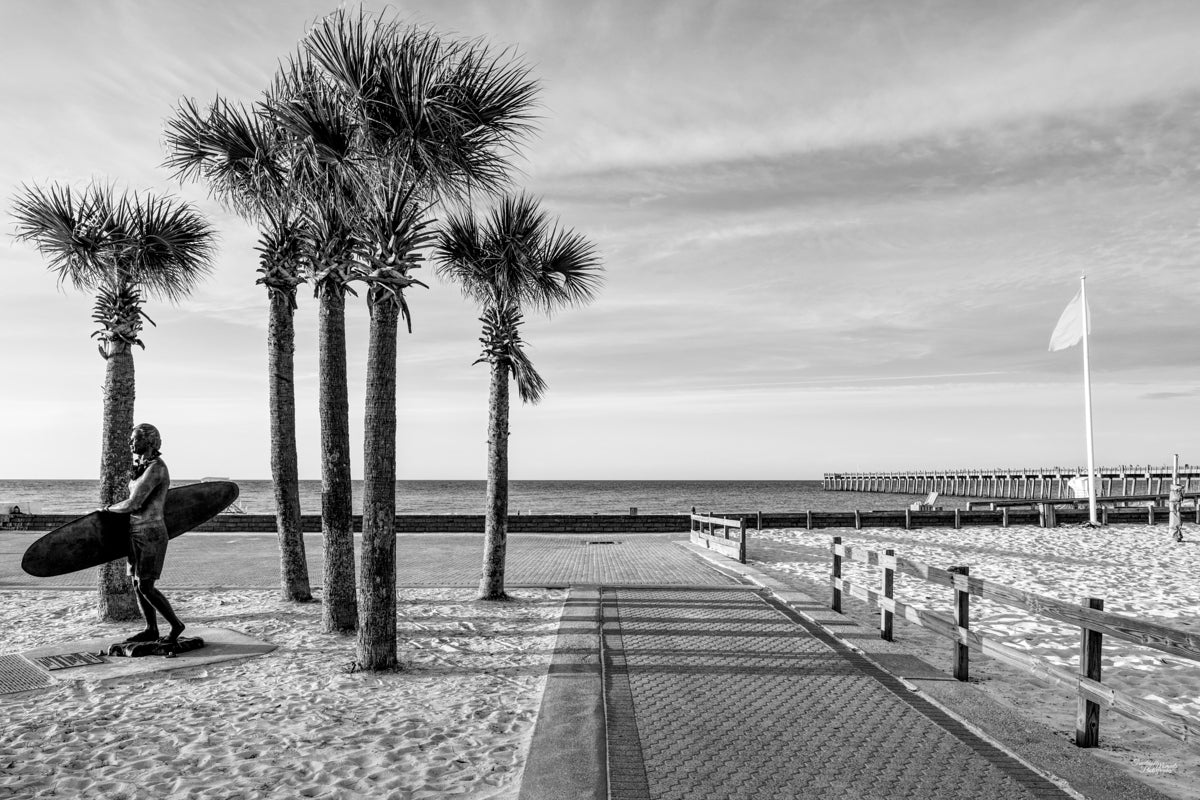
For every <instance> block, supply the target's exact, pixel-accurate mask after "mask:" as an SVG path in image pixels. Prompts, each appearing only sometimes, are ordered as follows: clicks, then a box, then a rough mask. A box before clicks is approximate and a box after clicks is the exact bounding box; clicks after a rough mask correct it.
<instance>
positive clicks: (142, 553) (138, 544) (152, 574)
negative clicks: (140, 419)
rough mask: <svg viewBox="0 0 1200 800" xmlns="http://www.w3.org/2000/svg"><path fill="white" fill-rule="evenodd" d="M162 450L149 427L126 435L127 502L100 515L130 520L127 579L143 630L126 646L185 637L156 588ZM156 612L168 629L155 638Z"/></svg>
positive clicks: (162, 527) (163, 527)
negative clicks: (130, 454)
mask: <svg viewBox="0 0 1200 800" xmlns="http://www.w3.org/2000/svg"><path fill="white" fill-rule="evenodd" d="M161 447H162V436H161V435H160V434H159V432H158V429H157V428H155V427H154V426H153V425H147V424H146V423H142V424H141V425H138V426H137V427H136V428H134V429H133V433H131V434H130V436H129V449H130V450H132V451H133V455H134V463H133V479H132V480H131V481H130V482H129V497H128V499H126V500H122V501H121V502H119V503H114V504H112V505H110V506H105V507H104V508H102V509H100V510H101V511H106V512H108V513H111V514H128V515H129V575H130V576H131V577H132V578H133V590H134V592H135V593H136V594H137V601H138V606H139V607H140V608H141V610H142V616H143V617H145V618H146V630H144V631H142V632H141V633H136V634H134V635H133V636H130V637H129V638H128V639H126V640H125V641H127V642H154V641H159V642H163V643H167V644H172V645H173V644H175V643H176V642H177V641H178V640H179V634H181V633H183V629H184V627H185V626H184V624H183V623H182V622H180V621H179V617H177V616H175V612H174V610H172V608H171V604H170V603H169V602H168V601H167V598H166V597H165V596H164V595H163V593H162V592H160V591H159V590H158V587H157V586H155V585H154V584H155V582H156V581H157V580H158V579H159V577H160V576H161V575H162V569H163V562H164V561H165V560H166V557H167V524H166V521H165V520H164V518H163V507H164V505H165V504H166V499H167V490H168V489H169V488H171V474H170V472H168V471H167V465H166V463H165V462H164V461H163V460H162V455H161V454H160V453H159V449H160V448H161ZM155 612H157V613H159V614H161V615H162V617H163V619H165V620H166V621H167V622H168V623H169V624H170V626H171V630H170V632H169V633H168V634H167V635H166V636H162V637H160V636H159V630H158V619H157V617H156V616H155Z"/></svg>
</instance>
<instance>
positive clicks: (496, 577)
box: [479, 359, 508, 600]
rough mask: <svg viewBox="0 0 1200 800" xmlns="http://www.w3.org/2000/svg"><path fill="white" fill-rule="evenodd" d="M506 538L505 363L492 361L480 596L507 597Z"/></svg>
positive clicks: (506, 426) (493, 598) (506, 409)
mask: <svg viewBox="0 0 1200 800" xmlns="http://www.w3.org/2000/svg"><path fill="white" fill-rule="evenodd" d="M507 538H508V364H507V362H504V361H501V360H499V359H497V360H495V361H493V362H492V386H491V390H490V392H489V393H488V464H487V509H486V511H485V519H484V543H483V578H482V579H481V580H480V582H479V599H480V600H507V599H508V595H507V594H505V593H504V551H505V547H506V544H507Z"/></svg>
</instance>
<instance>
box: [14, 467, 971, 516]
mask: <svg viewBox="0 0 1200 800" xmlns="http://www.w3.org/2000/svg"><path fill="white" fill-rule="evenodd" d="M206 477H220V478H221V479H222V480H232V481H233V482H234V483H237V484H238V487H239V490H240V496H239V497H238V500H237V505H238V507H239V509H240V510H242V511H245V512H246V513H250V514H273V513H274V512H275V503H274V489H273V487H274V484H273V482H272V481H271V480H270V479H242V478H227V477H226V476H206ZM200 480H201V478H179V479H175V480H173V481H172V483H173V484H174V485H176V486H182V485H185V484H189V483H197V482H199V481H200ZM299 485H300V507H301V511H302V512H303V513H306V514H317V513H320V511H321V481H320V480H319V479H307V480H301V481H300V482H299ZM99 486H100V482H99V480H98V479H94V478H93V479H76V480H71V479H63V478H55V479H25V480H13V479H0V503H18V502H26V503H28V502H33V503H35V504H37V505H35V508H37V507H40V511H41V513H46V514H51V513H86V512H88V511H91V510H92V509H94V508H95V506H96V503H97V501H98V498H99ZM486 487H487V481H486V480H484V479H450V480H432V479H422V480H398V481H397V482H396V513H397V514H482V513H483V511H484V504H485V496H484V493H485V490H486ZM508 487H509V513H510V514H628V513H630V512H631V509H637V513H639V514H684V513H688V512H689V511H691V509H692V507H695V508H696V509H697V510H700V511H719V512H739V513H754V512H756V511H764V512H783V511H803V510H819V511H853V510H855V509H861V510H864V511H869V510H886V509H899V508H904V507H905V506H907V505H908V504H909V503H911V502H912V498H913V497H914V495H911V494H893V493H874V492H869V493H868V492H841V491H838V492H827V491H825V490H824V488H823V483H822V481H821V480H811V479H810V480H787V479H766V480H750V479H730V480H720V479H696V480H671V479H665V478H656V479H647V480H636V479H620V480H605V479H588V480H577V479H564V478H558V479H545V480H535V479H519V480H510V481H509V482H508ZM351 488H352V493H353V504H354V513H361V512H362V481H361V480H354V481H352V482H351ZM945 505H946V507H953V502H949V503H946V504H945ZM964 505H965V503H964Z"/></svg>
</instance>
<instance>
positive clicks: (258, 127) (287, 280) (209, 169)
mask: <svg viewBox="0 0 1200 800" xmlns="http://www.w3.org/2000/svg"><path fill="white" fill-rule="evenodd" d="M166 143H167V150H168V157H167V161H166V166H167V167H169V168H171V169H172V170H174V177H176V178H178V179H180V180H197V179H200V180H203V181H204V182H205V183H207V185H208V189H209V192H210V193H211V194H212V195H213V196H215V197H216V198H217V199H218V200H220V201H221V202H222V204H223V205H225V206H226V207H227V208H231V209H232V210H233V211H235V212H236V213H238V214H239V215H240V216H242V217H243V218H245V219H247V220H252V221H255V222H257V223H258V224H259V242H258V246H257V248H256V249H257V250H258V253H259V266H258V270H257V271H258V273H259V274H260V277H259V278H258V280H257V281H256V283H259V284H262V285H263V286H265V287H266V289H267V303H268V317H267V375H268V394H269V408H270V418H271V419H270V426H271V478H272V483H273V485H274V491H275V528H276V531H277V534H278V537H279V556H280V569H279V572H280V588H281V591H282V593H283V597H284V599H285V600H292V601H295V602H308V601H311V600H312V589H311V586H310V584H309V579H308V563H307V559H306V556H305V552H304V532H303V529H302V527H301V520H300V475H299V468H298V466H297V461H298V458H297V453H296V389H295V367H294V353H295V349H296V348H295V341H296V334H295V325H294V320H293V316H294V314H295V311H296V291H297V286H299V285H300V284H301V283H303V282H304V278H303V271H302V270H303V266H304V255H305V244H306V238H305V231H304V226H303V223H302V220H301V218H300V215H299V213H298V211H297V210H296V209H295V208H294V206H295V205H296V198H295V196H294V195H295V193H294V190H293V188H292V186H291V181H290V180H289V176H288V173H287V164H286V162H285V161H284V151H283V141H282V138H281V135H280V132H279V131H278V130H277V129H275V128H273V127H271V126H270V125H269V124H268V120H267V119H266V118H265V117H264V115H262V114H259V113H254V112H253V111H251V110H248V109H246V108H244V107H241V106H235V105H233V104H230V103H228V102H226V101H224V100H222V99H221V98H219V97H218V98H217V99H216V101H215V102H214V103H213V104H212V105H211V106H209V107H208V109H207V110H206V111H205V112H201V111H200V109H198V108H197V107H196V105H195V103H194V102H192V101H191V100H184V101H183V102H181V103H180V105H179V108H178V109H177V110H176V113H175V116H173V117H172V118H171V119H169V120H168V121H167V127H166Z"/></svg>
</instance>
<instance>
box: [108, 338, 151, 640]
mask: <svg viewBox="0 0 1200 800" xmlns="http://www.w3.org/2000/svg"><path fill="white" fill-rule="evenodd" d="M129 348H130V346H129V345H127V344H117V345H111V346H110V352H109V355H108V359H107V360H106V361H105V362H104V421H103V427H102V433H101V445H100V503H101V505H106V506H107V505H112V504H113V503H119V502H120V501H122V500H124V499H125V498H126V497H128V496H129V478H130V476H131V475H132V474H133V455H132V454H131V453H130V452H129V434H130V432H131V431H132V430H133V401H134V370H133V353H132V352H131V351H130V349H129ZM125 565H126V561H125V559H121V560H118V561H110V562H109V563H107V564H103V565H101V567H100V582H99V589H100V598H99V602H98V605H97V612H98V615H99V617H100V619H102V620H104V621H106V622H123V621H125V620H134V619H141V611H140V610H139V609H138V604H137V598H136V597H135V595H134V593H133V584H132V583H131V582H130V580H129V576H128V575H127V574H126V569H125Z"/></svg>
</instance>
